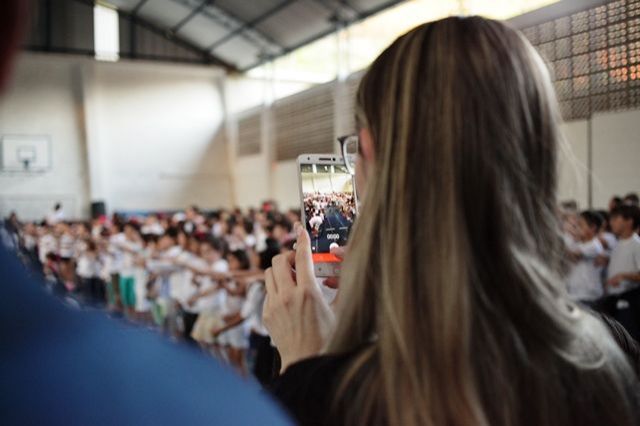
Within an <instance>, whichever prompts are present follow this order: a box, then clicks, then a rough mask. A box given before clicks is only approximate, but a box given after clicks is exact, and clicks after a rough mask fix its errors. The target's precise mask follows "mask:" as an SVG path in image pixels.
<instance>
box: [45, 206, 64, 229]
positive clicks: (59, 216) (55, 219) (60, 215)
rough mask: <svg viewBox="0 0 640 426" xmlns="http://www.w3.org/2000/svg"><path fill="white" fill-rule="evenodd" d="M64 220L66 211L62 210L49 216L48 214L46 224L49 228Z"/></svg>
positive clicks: (55, 211)
mask: <svg viewBox="0 0 640 426" xmlns="http://www.w3.org/2000/svg"><path fill="white" fill-rule="evenodd" d="M63 220H64V210H62V209H59V210H52V211H51V212H50V213H49V214H47V217H46V218H45V222H47V225H49V226H52V225H55V224H57V223H60V222H62V221H63Z"/></svg>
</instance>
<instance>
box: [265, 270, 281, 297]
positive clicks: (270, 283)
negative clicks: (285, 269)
mask: <svg viewBox="0 0 640 426" xmlns="http://www.w3.org/2000/svg"><path fill="white" fill-rule="evenodd" d="M264 281H265V288H266V289H267V294H274V295H275V294H277V293H278V289H277V287H276V280H275V279H274V278H273V268H269V269H267V270H266V271H264Z"/></svg>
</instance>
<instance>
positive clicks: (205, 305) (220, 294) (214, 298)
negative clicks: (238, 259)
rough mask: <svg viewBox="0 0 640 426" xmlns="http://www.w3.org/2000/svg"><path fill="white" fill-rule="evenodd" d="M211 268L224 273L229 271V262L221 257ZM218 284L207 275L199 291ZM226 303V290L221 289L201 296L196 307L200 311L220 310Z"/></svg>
mask: <svg viewBox="0 0 640 426" xmlns="http://www.w3.org/2000/svg"><path fill="white" fill-rule="evenodd" d="M211 270H212V271H213V272H217V273H220V274H224V273H226V272H229V263H227V261H226V260H224V259H219V260H217V261H215V262H214V263H213V264H212V265H211ZM216 285H217V283H216V282H214V281H213V280H212V279H211V278H209V277H205V278H204V279H203V280H202V282H201V284H200V289H199V291H205V290H208V289H210V288H212V287H213V286H216ZM225 303H226V295H225V292H224V291H223V290H222V289H221V290H219V291H216V292H215V293H213V294H210V295H208V296H206V297H201V298H199V299H198V301H197V302H196V306H195V308H196V310H197V311H198V312H204V311H208V312H215V311H218V312H219V311H220V310H222V309H223V308H224V305H225Z"/></svg>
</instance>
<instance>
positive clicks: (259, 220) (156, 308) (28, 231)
mask: <svg viewBox="0 0 640 426" xmlns="http://www.w3.org/2000/svg"><path fill="white" fill-rule="evenodd" d="M298 220H299V213H298V212H296V211H289V212H287V213H280V212H278V211H277V210H276V209H275V207H274V206H273V204H270V203H267V204H265V206H263V208H262V209H261V210H259V211H257V210H250V211H249V212H247V213H246V214H245V213H242V212H241V211H240V210H234V211H216V212H208V213H206V214H205V213H203V212H201V211H200V210H199V209H198V208H197V207H195V206H193V207H189V208H187V209H186V211H184V212H179V213H174V214H149V215H146V216H132V217H128V218H125V217H123V216H119V215H114V216H113V218H111V219H107V218H104V217H103V218H100V219H96V220H94V221H92V222H90V223H83V222H78V223H68V222H63V221H62V220H61V219H60V220H58V219H56V218H55V217H54V216H51V215H48V217H47V219H46V220H45V221H43V222H42V223H40V224H34V223H27V224H20V223H19V222H18V220H17V217H15V216H12V218H9V219H8V220H7V221H6V224H5V227H4V228H5V230H6V231H5V232H6V233H7V234H8V235H9V236H11V235H13V236H14V238H13V239H14V240H15V244H14V246H15V248H16V249H17V250H18V252H19V254H20V256H21V257H22V259H23V261H24V262H25V263H27V264H28V265H30V266H31V269H32V270H33V271H37V273H41V274H42V275H43V278H44V281H45V283H47V286H48V288H49V289H50V290H51V291H52V292H54V293H56V294H58V295H60V296H62V297H63V298H64V299H65V300H67V301H68V302H69V303H72V304H74V305H76V306H79V307H95V308H105V309H107V310H108V311H109V312H111V313H112V314H113V315H114V316H122V317H124V318H126V319H127V320H130V321H133V322H136V323H140V324H143V325H145V326H149V327H154V328H157V329H159V330H162V331H163V332H165V333H167V334H168V335H170V336H172V337H174V338H175V339H179V340H183V341H185V342H188V343H189V344H193V345H199V346H200V347H201V348H202V349H203V350H206V351H207V352H210V353H211V354H212V355H214V356H217V357H219V358H222V359H224V360H226V361H228V362H229V363H230V364H231V365H233V366H234V367H235V368H236V369H237V370H238V371H239V372H240V373H241V374H243V375H246V374H247V373H248V372H249V371H251V372H253V373H254V374H255V376H256V377H257V378H258V379H259V380H260V381H261V382H263V383H266V382H268V380H269V379H270V377H271V375H272V369H273V366H274V362H273V357H274V350H273V348H272V346H271V344H270V339H269V336H268V334H267V331H266V329H265V328H264V326H263V324H262V304H263V301H264V297H265V290H264V270H265V269H266V268H268V267H269V266H270V265H271V259H272V257H273V256H275V255H277V254H278V253H280V252H281V250H282V249H283V248H287V247H288V248H290V247H291V244H292V241H293V236H292V226H293V223H294V222H295V221H298ZM8 238H9V240H11V237H8ZM5 245H6V244H5Z"/></svg>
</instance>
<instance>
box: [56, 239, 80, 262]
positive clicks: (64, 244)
mask: <svg viewBox="0 0 640 426" xmlns="http://www.w3.org/2000/svg"><path fill="white" fill-rule="evenodd" d="M75 245H76V241H75V240H74V239H73V237H72V236H71V235H69V234H62V236H61V237H60V241H59V242H58V254H59V255H60V257H64V258H66V259H71V258H73V257H74V256H75Z"/></svg>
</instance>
